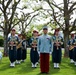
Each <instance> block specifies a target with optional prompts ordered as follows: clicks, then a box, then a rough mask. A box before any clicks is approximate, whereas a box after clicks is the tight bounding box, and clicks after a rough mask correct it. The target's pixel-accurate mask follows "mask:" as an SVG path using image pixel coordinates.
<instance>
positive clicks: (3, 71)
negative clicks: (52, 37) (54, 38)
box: [0, 51, 76, 75]
mask: <svg viewBox="0 0 76 75" xmlns="http://www.w3.org/2000/svg"><path fill="white" fill-rule="evenodd" d="M28 52H29V51H28ZM69 61H70V60H69V58H62V63H61V64H60V69H54V68H53V63H52V61H51V57H50V71H49V74H48V75H76V67H75V66H74V64H70V63H69ZM9 63H10V61H9V58H8V57H3V59H2V61H1V63H0V75H46V74H40V66H39V65H38V67H37V68H31V62H30V55H29V53H28V54H27V59H26V61H25V62H24V63H21V64H20V65H16V67H15V68H11V67H10V66H9Z"/></svg>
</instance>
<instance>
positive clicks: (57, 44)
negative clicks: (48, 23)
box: [52, 29, 62, 68]
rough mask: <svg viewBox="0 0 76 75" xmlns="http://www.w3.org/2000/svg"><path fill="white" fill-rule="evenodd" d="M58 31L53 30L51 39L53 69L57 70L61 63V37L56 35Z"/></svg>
mask: <svg viewBox="0 0 76 75" xmlns="http://www.w3.org/2000/svg"><path fill="white" fill-rule="evenodd" d="M58 33H59V29H55V33H54V36H53V37H52V39H53V42H54V43H53V52H52V61H53V63H54V68H59V63H61V56H62V52H61V39H62V37H61V36H59V35H58Z"/></svg>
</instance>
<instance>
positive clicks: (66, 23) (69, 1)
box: [45, 0, 76, 56]
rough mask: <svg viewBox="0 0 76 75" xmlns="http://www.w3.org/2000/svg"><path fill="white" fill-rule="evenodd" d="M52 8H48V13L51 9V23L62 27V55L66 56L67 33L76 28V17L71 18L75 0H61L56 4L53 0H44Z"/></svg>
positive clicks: (74, 8)
mask: <svg viewBox="0 0 76 75" xmlns="http://www.w3.org/2000/svg"><path fill="white" fill-rule="evenodd" d="M45 1H46V2H47V3H48V4H49V6H50V8H51V9H52V10H48V12H49V14H50V12H51V11H52V13H51V14H52V15H51V16H52V19H53V23H55V24H56V25H57V26H59V27H60V29H62V31H63V33H64V47H65V53H64V56H68V49H67V42H68V40H69V34H70V33H71V32H72V31H73V30H75V29H76V18H73V17H72V15H74V12H75V11H76V1H74V0H63V2H62V3H60V4H57V3H56V2H55V1H54V0H51V1H50V0H45ZM56 9H57V10H56Z"/></svg>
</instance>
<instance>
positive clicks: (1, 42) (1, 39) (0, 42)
mask: <svg viewBox="0 0 76 75" xmlns="http://www.w3.org/2000/svg"><path fill="white" fill-rule="evenodd" d="M3 44H4V39H3V37H2V36H0V47H2V46H3Z"/></svg>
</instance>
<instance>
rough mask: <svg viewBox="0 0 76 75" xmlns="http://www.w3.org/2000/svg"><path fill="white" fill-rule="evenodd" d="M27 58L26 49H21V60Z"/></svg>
mask: <svg viewBox="0 0 76 75" xmlns="http://www.w3.org/2000/svg"><path fill="white" fill-rule="evenodd" d="M26 58H27V50H26V49H22V57H21V59H22V60H25V59H26Z"/></svg>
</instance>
